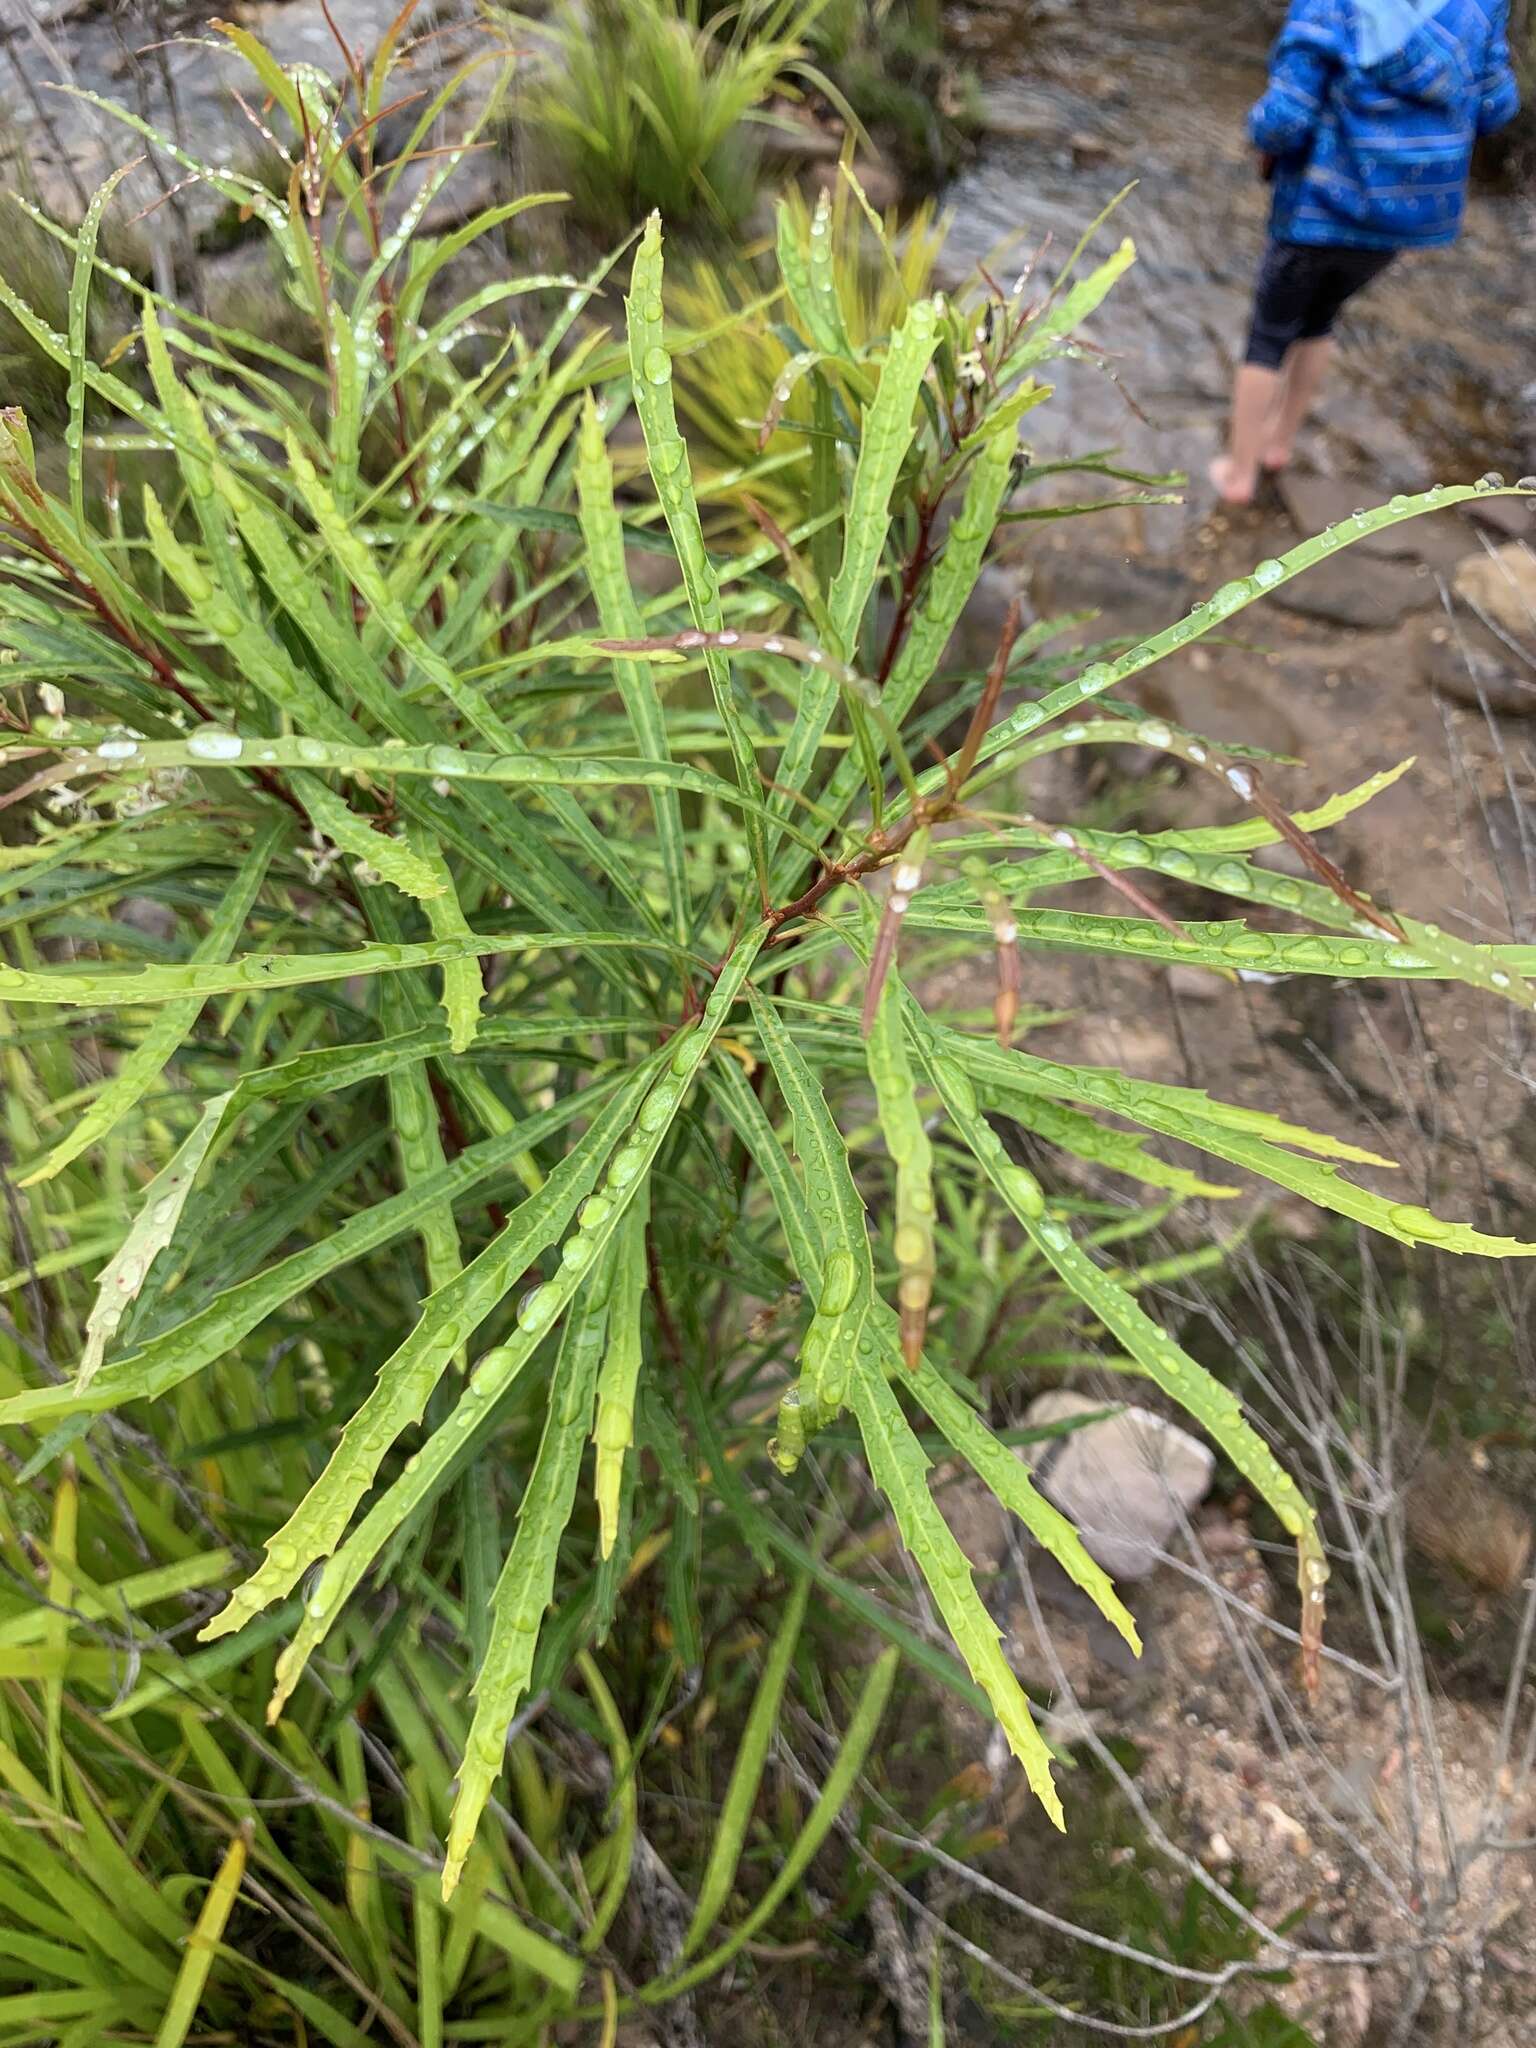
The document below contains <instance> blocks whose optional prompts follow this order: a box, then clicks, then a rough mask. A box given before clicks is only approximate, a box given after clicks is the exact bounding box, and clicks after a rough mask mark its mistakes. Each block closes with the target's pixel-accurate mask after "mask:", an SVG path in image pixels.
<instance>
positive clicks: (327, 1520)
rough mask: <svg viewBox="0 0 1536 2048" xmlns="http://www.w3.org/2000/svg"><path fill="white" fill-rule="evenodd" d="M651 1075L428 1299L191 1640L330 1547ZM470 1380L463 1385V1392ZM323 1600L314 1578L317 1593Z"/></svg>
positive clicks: (524, 1338)
mask: <svg viewBox="0 0 1536 2048" xmlns="http://www.w3.org/2000/svg"><path fill="white" fill-rule="evenodd" d="M650 1078H651V1072H650V1069H648V1068H642V1069H641V1070H640V1071H639V1072H638V1073H637V1074H636V1075H635V1076H634V1077H633V1078H632V1079H631V1080H630V1082H629V1083H628V1085H627V1086H626V1087H624V1088H622V1089H621V1090H620V1091H619V1093H618V1094H617V1095H616V1096H614V1097H613V1099H612V1100H611V1101H609V1102H607V1103H605V1104H604V1106H603V1108H602V1109H601V1110H600V1111H599V1112H598V1114H597V1115H596V1116H595V1117H594V1118H593V1120H592V1123H591V1125H590V1126H589V1128H588V1129H587V1131H586V1132H585V1134H584V1135H583V1137H582V1138H581V1140H580V1142H579V1143H578V1144H577V1145H576V1146H575V1147H574V1148H573V1149H572V1150H571V1151H570V1152H569V1153H567V1154H566V1156H565V1158H564V1159H562V1160H561V1162H560V1164H559V1165H558V1166H557V1167H556V1168H555V1169H554V1171H553V1172H552V1173H551V1174H550V1176H549V1178H548V1180H546V1181H545V1183H544V1185H543V1187H542V1188H541V1189H540V1190H539V1192H538V1193H537V1194H536V1195H530V1196H529V1197H528V1199H527V1201H526V1202H523V1203H522V1204H521V1205H520V1206H519V1207H518V1208H517V1209H515V1210H514V1211H513V1212H512V1214H511V1216H510V1217H509V1218H508V1219H507V1223H506V1226H505V1228H504V1229H502V1230H501V1231H499V1232H498V1233H497V1235H496V1237H495V1238H494V1239H493V1240H492V1242H491V1243H490V1244H488V1245H487V1246H486V1248H485V1250H484V1251H483V1252H481V1253H480V1255H479V1256H478V1258H475V1259H472V1260H471V1261H470V1263H469V1264H468V1265H467V1266H466V1267H465V1268H464V1269H463V1271H462V1272H461V1273H459V1274H458V1275H457V1276H456V1277H455V1278H454V1279H453V1280H451V1281H449V1282H448V1284H447V1285H446V1286H444V1287H441V1288H439V1289H438V1291H437V1292H436V1293H435V1294H433V1295H432V1296H431V1297H430V1298H429V1299H428V1300H427V1302H426V1303H425V1304H424V1306H423V1308H422V1312H421V1316H420V1319H419V1320H418V1322H417V1324H416V1327H415V1328H414V1329H413V1330H412V1332H411V1334H410V1336H409V1337H407V1338H406V1340H405V1342H404V1343H403V1344H402V1345H401V1346H400V1347H399V1349H398V1350H397V1351H395V1352H394V1353H393V1354H392V1355H391V1356H390V1357H389V1358H387V1359H386V1360H385V1362H384V1364H383V1365H381V1366H380V1368H379V1373H378V1378H377V1379H376V1381H375V1382H374V1386H373V1389H372V1391H371V1392H370V1394H369V1395H368V1398H367V1400H365V1401H364V1403H363V1405H362V1407H361V1408H359V1409H358V1411H357V1413H356V1414H355V1415H354V1416H353V1417H352V1419H351V1421H350V1422H349V1423H348V1424H347V1426H346V1428H345V1429H344V1430H343V1431H342V1433H341V1440H340V1442H339V1443H338V1444H337V1446H336V1448H335V1450H334V1451H333V1452H332V1453H331V1457H330V1462H329V1463H328V1464H327V1466H326V1468H325V1470H324V1471H323V1472H322V1473H321V1475H320V1477H319V1478H318V1479H317V1480H316V1481H315V1483H314V1485H313V1486H311V1487H310V1489H309V1491H308V1493H307V1494H305V1496H304V1498H303V1500H302V1501H300V1503H299V1505H298V1506H297V1507H296V1508H295V1509H294V1511H293V1513H292V1514H291V1515H290V1516H289V1518H288V1520H287V1521H286V1522H285V1523H284V1524H283V1526H282V1527H281V1528H280V1529H279V1530H278V1531H277V1533H276V1534H275V1535H274V1536H273V1537H271V1538H270V1540H269V1541H268V1543H267V1546H266V1550H267V1555H266V1559H265V1561H264V1562H263V1563H262V1564H261V1565H260V1566H258V1568H257V1570H256V1571H255V1572H253V1573H252V1575H251V1577H250V1578H249V1579H247V1580H246V1582H245V1584H244V1585H243V1586H241V1587H240V1588H239V1589H238V1590H237V1591H236V1592H235V1593H234V1594H233V1595H232V1596H231V1598H230V1600H229V1602H228V1604H227V1605H226V1606H225V1607H224V1608H223V1609H222V1610H221V1611H220V1612H219V1613H218V1614H216V1615H215V1616H214V1617H213V1619H212V1620H211V1621H210V1622H208V1623H207V1624H206V1625H205V1626H204V1628H203V1629H202V1631H201V1636H200V1640H202V1641H205V1642H206V1641H210V1640H212V1639H213V1638H214V1637H216V1636H222V1635H228V1634H230V1633H231V1632H232V1631H233V1630H235V1629H238V1628H240V1627H242V1626H243V1625H244V1624H245V1623H246V1622H247V1621H248V1620H249V1619H250V1618H251V1616H252V1615H253V1614H256V1613H259V1612H260V1610H261V1609H262V1608H263V1607H266V1606H268V1605H270V1603H271V1602H272V1601H274V1600H277V1599H280V1598H281V1597H282V1595H283V1594H284V1593H286V1592H288V1591H289V1590H290V1589H291V1588H292V1587H293V1586H295V1585H296V1584H297V1583H298V1581H299V1580H300V1579H301V1578H302V1577H303V1575H304V1573H305V1572H306V1571H308V1569H309V1567H310V1566H311V1565H312V1564H313V1563H314V1562H315V1560H316V1559H317V1558H322V1557H326V1556H329V1554H330V1553H331V1551H333V1550H334V1549H335V1547H336V1544H337V1542H338V1541H339V1539H340V1537H341V1534H342V1532H343V1530H344V1529H345V1528H346V1526H347V1523H348V1521H349V1520H350V1519H351V1516H352V1513H353V1510H354V1509H355V1508H356V1506H357V1504H358V1502H359V1501H360V1500H361V1499H362V1498H363V1495H364V1494H365V1493H366V1492H367V1491H368V1489H369V1487H370V1486H371V1485H372V1484H373V1481H374V1478H375V1476H376V1474H377V1472H378V1469H379V1466H380V1465H381V1464H382V1463H383V1460H384V1458H385V1456H386V1454H387V1453H388V1451H389V1449H390V1447H391V1446H392V1445H393V1444H394V1442H395V1440H396V1439H397V1438H398V1437H399V1436H400V1434H401V1432H402V1431H403V1430H405V1429H408V1428H409V1427H410V1426H411V1424H412V1423H415V1422H419V1421H420V1419H421V1416H422V1414H423V1412H424V1410H425V1408H426V1405H427V1398H428V1396H429V1395H430V1394H431V1392H432V1389H433V1388H434V1387H435V1386H436V1385H437V1382H438V1380H439V1379H440V1378H441V1376H442V1374H443V1371H444V1369H445V1368H446V1366H447V1364H448V1361H449V1360H450V1358H452V1356H453V1354H454V1352H455V1351H457V1350H458V1349H459V1347H460V1346H461V1345H463V1344H466V1343H468V1342H469V1341H470V1340H471V1339H472V1337H473V1335H474V1332H475V1330H476V1329H477V1328H478V1327H479V1325H480V1324H481V1323H482V1322H483V1321H484V1320H485V1318H486V1316H487V1315H489V1314H490V1312H491V1311H492V1310H493V1309H494V1308H495V1307H496V1306H497V1304H498V1303H499V1302H500V1301H501V1300H502V1299H503V1297H504V1296H505V1294H506V1292H507V1289H508V1287H509V1286H511V1284H512V1283H513V1281H514V1280H516V1278H517V1277H518V1275H519V1274H521V1273H525V1272H526V1271H527V1270H528V1268H529V1267H530V1266H531V1265H532V1264H533V1262H534V1261H535V1259H537V1258H538V1257H539V1255H540V1253H541V1252H544V1251H547V1250H548V1248H549V1247H550V1246H551V1245H552V1244H553V1243H554V1242H555V1241H556V1239H557V1238H558V1237H559V1236H560V1233H561V1232H562V1231H563V1230H565V1228H566V1227H567V1225H568V1224H569V1223H570V1221H571V1219H572V1217H573V1216H574V1215H575V1213H576V1211H577V1209H578V1208H579V1207H580V1206H581V1204H582V1203H583V1202H584V1201H585V1200H586V1198H587V1197H588V1196H589V1195H590V1194H591V1193H592V1190H593V1188H594V1186H595V1185H596V1183H597V1180H598V1177H599V1175H601V1174H602V1173H603V1171H604V1169H605V1167H607V1168H608V1169H609V1171H611V1170H612V1169H611V1162H610V1159H609V1154H610V1152H611V1150H612V1147H613V1144H614V1141H615V1139H616V1138H617V1137H618V1135H619V1133H620V1132H621V1131H622V1130H623V1129H624V1128H625V1126H626V1125H627V1124H628V1123H629V1122H630V1120H631V1119H632V1118H633V1116H634V1114H635V1110H636V1106H637V1104H638V1103H639V1102H640V1101H641V1099H642V1098H643V1097H644V1094H645V1090H646V1085H647V1083H648V1082H649V1081H650ZM546 1284H548V1283H546ZM554 1291H555V1292H558V1290H554ZM544 1293H545V1289H544V1288H542V1287H541V1288H538V1289H536V1290H535V1292H534V1294H533V1295H532V1296H531V1297H529V1299H528V1300H525V1301H524V1303H523V1305H522V1307H521V1309H520V1310H519V1324H520V1334H519V1337H518V1338H517V1339H515V1340H514V1344H515V1346H516V1348H517V1349H518V1350H519V1352H520V1353H522V1354H525V1355H526V1354H531V1352H532V1350H533V1348H534V1346H535V1345H536V1344H537V1342H538V1341H539V1340H540V1339H541V1338H542V1337H543V1335H544V1334H545V1332H546V1331H547V1330H548V1329H549V1327H550V1324H551V1322H552V1321H553V1320H554V1316H553V1315H551V1316H549V1318H548V1319H547V1320H546V1318H545V1316H544V1315H543V1314H540V1313H536V1312H535V1304H536V1303H537V1302H538V1301H539V1298H540V1297H541V1296H543V1295H544ZM551 1306H552V1304H551ZM560 1306H561V1307H563V1306H564V1303H563V1302H561V1304H560ZM555 1313H558V1311H556V1312H555ZM476 1384H477V1382H476V1381H474V1380H472V1381H471V1382H470V1386H471V1389H472V1390H473V1389H474V1388H475V1386H476ZM462 1398H464V1399H468V1398H470V1396H469V1394H466V1395H465V1396H464V1397H462ZM323 1594H324V1585H323V1582H322V1585H321V1587H320V1589H319V1592H318V1593H317V1596H316V1597H317V1598H321V1597H322V1596H323ZM323 1611H324V1609H323V1607H322V1612H323Z"/></svg>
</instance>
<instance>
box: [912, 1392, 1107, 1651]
mask: <svg viewBox="0 0 1536 2048" xmlns="http://www.w3.org/2000/svg"><path fill="white" fill-rule="evenodd" d="M912 1392H913V1394H914V1396H915V1398H916V1399H917V1400H918V1401H920V1402H921V1403H922V1405H923V1407H924V1408H926V1409H927V1411H928V1413H929V1414H930V1415H931V1416H932V1417H933V1419H934V1421H935V1422H936V1423H937V1424H938V1426H939V1428H940V1429H941V1430H942V1431H943V1432H944V1435H945V1436H946V1437H947V1438H948V1439H949V1441H950V1443H952V1444H953V1445H954V1447H955V1449H956V1450H957V1451H958V1452H959V1453H960V1455H961V1457H962V1458H964V1459H965V1461H966V1463H967V1464H968V1465H969V1466H970V1467H971V1469H972V1470H973V1471H974V1472H975V1473H976V1475H977V1477H978V1478H980V1479H982V1480H983V1481H985V1483H986V1485H987V1486H988V1487H990V1489H991V1490H992V1492H993V1493H994V1494H995V1495H996V1496H997V1498H998V1499H999V1500H1000V1501H1001V1502H1002V1504H1003V1506H1004V1507H1005V1508H1007V1510H1008V1511H1009V1513H1010V1514H1014V1515H1017V1516H1018V1518H1019V1520H1020V1521H1021V1522H1022V1523H1023V1524H1024V1526H1025V1528H1026V1529H1028V1531H1029V1533H1030V1534H1031V1536H1033V1537H1034V1539H1035V1541H1036V1542H1037V1543H1038V1544H1039V1545H1040V1546H1041V1548H1042V1549H1044V1550H1048V1551H1049V1552H1050V1554H1051V1556H1052V1557H1054V1558H1055V1560H1056V1562H1057V1563H1058V1564H1059V1565H1060V1566H1061V1568H1062V1570H1063V1571H1064V1572H1066V1574H1067V1576H1068V1577H1069V1578H1070V1579H1072V1580H1074V1581H1075V1582H1076V1584H1078V1585H1079V1586H1081V1587H1082V1589H1083V1591H1084V1592H1085V1593H1086V1594H1087V1595H1088V1597H1089V1599H1090V1600H1092V1602H1093V1603H1094V1605H1095V1606H1096V1607H1097V1608H1098V1610H1099V1612H1100V1613H1101V1614H1102V1615H1103V1616H1104V1618H1105V1619H1106V1620H1107V1621H1108V1622H1110V1623H1111V1624H1112V1625H1113V1627H1115V1628H1116V1629H1118V1630H1119V1632H1120V1634H1121V1635H1122V1636H1124V1638H1125V1640H1126V1641H1127V1642H1128V1643H1129V1644H1130V1646H1131V1648H1132V1649H1133V1650H1134V1651H1135V1652H1136V1654H1137V1656H1138V1657H1139V1656H1140V1655H1141V1637H1140V1636H1139V1635H1138V1633H1137V1630H1136V1623H1135V1622H1134V1620H1133V1619H1132V1618H1131V1615H1130V1612H1129V1610H1128V1609H1127V1608H1126V1607H1125V1605H1124V1603H1123V1602H1122V1601H1121V1599H1120V1596H1119V1595H1118V1594H1117V1593H1116V1591H1115V1588H1114V1582H1113V1580H1112V1579H1111V1578H1110V1576H1109V1574H1108V1572H1106V1571H1105V1570H1104V1569H1103V1567H1102V1566H1101V1565H1099V1564H1096V1563H1095V1562H1094V1560H1093V1559H1092V1558H1091V1557H1090V1556H1089V1554H1088V1552H1087V1550H1086V1549H1084V1547H1083V1540H1082V1538H1081V1537H1080V1536H1079V1535H1078V1533H1077V1531H1076V1529H1074V1528H1073V1526H1072V1524H1071V1523H1070V1522H1069V1521H1068V1520H1067V1518H1066V1516H1065V1515H1064V1514H1062V1513H1061V1511H1060V1509H1059V1508H1055V1507H1052V1505H1051V1503H1050V1502H1049V1501H1048V1500H1047V1499H1046V1498H1045V1497H1044V1495H1043V1494H1041V1493H1039V1492H1037V1491H1036V1489H1035V1486H1034V1482H1033V1481H1032V1480H1031V1479H1030V1477H1029V1469H1028V1467H1027V1466H1026V1465H1024V1464H1023V1463H1022V1462H1021V1460H1020V1459H1019V1458H1018V1457H1017V1456H1016V1455H1015V1454H1014V1452H1013V1451H1012V1450H1011V1449H1010V1448H1009V1447H1008V1445H1007V1444H1002V1443H999V1442H998V1440H997V1438H996V1437H995V1436H994V1435H993V1434H992V1432H991V1430H989V1429H988V1428H987V1426H986V1424H985V1423H984V1422H983V1421H982V1420H981V1418H980V1417H979V1416H978V1415H977V1413H976V1411H975V1410H974V1409H973V1408H971V1407H968V1406H967V1404H966V1403H965V1402H964V1401H962V1400H961V1398H960V1396H959V1395H958V1394H957V1393H956V1392H955V1390H954V1388H953V1387H951V1386H950V1385H949V1384H948V1382H947V1381H946V1380H944V1379H942V1378H941V1377H940V1376H939V1374H938V1373H936V1372H935V1371H934V1369H933V1367H932V1366H931V1365H929V1364H927V1363H926V1362H924V1363H923V1364H921V1365H920V1366H919V1367H918V1369H917V1371H916V1373H915V1374H914V1375H913V1379H912Z"/></svg>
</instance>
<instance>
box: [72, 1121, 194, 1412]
mask: <svg viewBox="0 0 1536 2048" xmlns="http://www.w3.org/2000/svg"><path fill="white" fill-rule="evenodd" d="M229 1100H230V1098H229V1096H228V1095H227V1094H226V1095H216V1096H215V1097H214V1098H213V1100H212V1101H211V1102H209V1103H207V1104H206V1105H205V1106H204V1109H203V1113H202V1115H201V1117H199V1119H198V1122H197V1125H196V1128H195V1129H194V1130H193V1132H192V1134H191V1136H190V1137H188V1138H186V1139H184V1140H183V1142H182V1144H181V1145H180V1146H179V1147H178V1149H177V1150H176V1152H175V1153H174V1154H173V1155H172V1157H171V1159H170V1160H169V1162H168V1163H167V1164H166V1165H165V1166H163V1167H162V1168H161V1169H160V1171H159V1172H158V1173H157V1174H156V1175H155V1177H154V1179H153V1180H152V1181H151V1182H150V1184H149V1186H148V1187H147V1188H146V1189H145V1190H144V1198H143V1201H142V1203H141V1205H140V1208H139V1212H138V1214H137V1215H136V1216H135V1217H134V1219H133V1222H132V1223H131V1224H130V1225H129V1228H128V1235H127V1236H126V1237H125V1238H124V1239H123V1241H122V1243H121V1245H119V1247H118V1249H117V1250H116V1252H115V1253H114V1254H113V1255H112V1257H111V1258H110V1259H109V1260H108V1261H107V1263H106V1265H105V1266H104V1267H103V1268H102V1271H101V1277H100V1278H99V1279H98V1281H97V1283H96V1300H95V1303H94V1304H93V1306H92V1308H91V1312H90V1315H89V1316H88V1317H87V1319H86V1325H85V1349H84V1351H83V1352H82V1353H81V1357H80V1370H79V1372H78V1373H77V1374H76V1376H75V1384H74V1387H73V1388H72V1389H71V1390H69V1391H70V1392H71V1394H72V1395H73V1396H74V1397H76V1398H78V1396H79V1395H81V1394H83V1393H84V1392H85V1390H86V1389H87V1388H88V1387H89V1386H90V1384H91V1381H92V1380H93V1379H94V1378H95V1377H96V1374H97V1371H98V1370H99V1369H100V1366H101V1362H102V1359H103V1357H104V1356H105V1354H106V1348H107V1346H108V1345H109V1344H110V1343H111V1341H112V1339H113V1337H114V1336H115V1335H116V1332H117V1329H118V1327H119V1325H120V1324H121V1322H122V1320H123V1317H124V1315H125V1314H126V1313H127V1310H128V1304H129V1303H130V1302H131V1301H132V1300H133V1299H134V1297H135V1296H136V1295H137V1293H138V1291H139V1289H140V1288H141V1287H142V1286H143V1284H144V1279H145V1276H146V1274H147V1273H148V1272H149V1268H150V1266H151V1264H152V1263H153V1261H154V1260H155V1258H156V1257H157V1256H158V1255H159V1253H160V1252H162V1251H163V1250H164V1249H165V1247H166V1245H168V1244H169V1243H170V1241H171V1237H172V1234H173V1233H174V1231H175V1229H176V1223H177V1219H178V1218H179V1217H180V1215H181V1211H182V1205H183V1204H184V1203H185V1201H186V1199H187V1196H188V1195H189V1194H190V1193H191V1191H192V1183H193V1181H194V1180H195V1179H196V1178H197V1170H198V1168H199V1167H200V1166H201V1165H202V1163H203V1160H204V1159H205V1158H206V1157H207V1154H208V1148H209V1146H210V1145H211V1144H212V1143H213V1141H214V1139H215V1138H216V1137H217V1135H218V1133H219V1130H220V1128H221V1127H222V1125H223V1121H224V1112H225V1110H226V1108H227V1107H228V1104H229Z"/></svg>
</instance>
